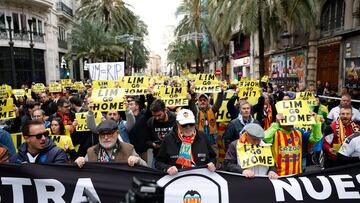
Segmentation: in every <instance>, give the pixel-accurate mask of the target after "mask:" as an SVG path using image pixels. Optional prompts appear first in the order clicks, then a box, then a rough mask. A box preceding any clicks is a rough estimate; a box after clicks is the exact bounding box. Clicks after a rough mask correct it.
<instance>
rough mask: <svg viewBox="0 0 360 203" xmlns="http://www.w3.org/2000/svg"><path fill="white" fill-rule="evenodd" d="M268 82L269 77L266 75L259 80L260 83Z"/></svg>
mask: <svg viewBox="0 0 360 203" xmlns="http://www.w3.org/2000/svg"><path fill="white" fill-rule="evenodd" d="M268 81H269V76H267V75H264V76H263V77H262V78H261V82H265V83H266V82H268Z"/></svg>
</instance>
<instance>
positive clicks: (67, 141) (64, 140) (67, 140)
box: [50, 135, 75, 151]
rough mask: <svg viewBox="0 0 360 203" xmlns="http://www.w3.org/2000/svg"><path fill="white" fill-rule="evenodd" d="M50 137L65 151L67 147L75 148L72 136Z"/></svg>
mask: <svg viewBox="0 0 360 203" xmlns="http://www.w3.org/2000/svg"><path fill="white" fill-rule="evenodd" d="M50 138H51V139H52V140H53V141H54V143H55V145H56V146H57V147H59V148H61V149H63V150H64V151H66V150H67V149H69V150H74V149H75V147H74V145H73V143H72V140H71V137H70V136H67V135H50Z"/></svg>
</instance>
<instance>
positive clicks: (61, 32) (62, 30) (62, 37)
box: [58, 27, 66, 41]
mask: <svg viewBox="0 0 360 203" xmlns="http://www.w3.org/2000/svg"><path fill="white" fill-rule="evenodd" d="M65 32H66V31H65V28H63V27H59V36H58V39H59V40H60V41H65Z"/></svg>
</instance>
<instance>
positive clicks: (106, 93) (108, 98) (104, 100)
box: [91, 88, 126, 112]
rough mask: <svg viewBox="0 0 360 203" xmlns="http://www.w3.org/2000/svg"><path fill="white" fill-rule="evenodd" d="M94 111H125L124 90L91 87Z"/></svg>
mask: <svg viewBox="0 0 360 203" xmlns="http://www.w3.org/2000/svg"><path fill="white" fill-rule="evenodd" d="M91 95H92V96H91V98H92V102H93V104H94V108H93V110H94V111H101V112H106V111H110V110H114V111H125V109H126V107H125V99H124V97H125V91H124V89H122V88H109V89H93V91H92V94H91Z"/></svg>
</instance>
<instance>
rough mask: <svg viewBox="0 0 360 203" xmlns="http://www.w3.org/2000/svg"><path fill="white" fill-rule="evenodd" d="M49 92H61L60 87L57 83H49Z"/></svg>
mask: <svg viewBox="0 0 360 203" xmlns="http://www.w3.org/2000/svg"><path fill="white" fill-rule="evenodd" d="M49 92H54V93H56V92H62V86H61V84H59V83H50V84H49Z"/></svg>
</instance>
